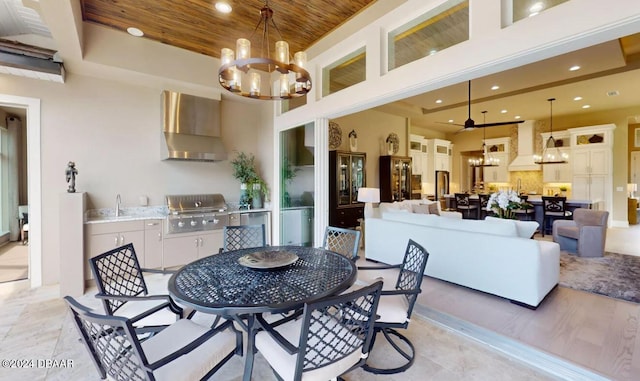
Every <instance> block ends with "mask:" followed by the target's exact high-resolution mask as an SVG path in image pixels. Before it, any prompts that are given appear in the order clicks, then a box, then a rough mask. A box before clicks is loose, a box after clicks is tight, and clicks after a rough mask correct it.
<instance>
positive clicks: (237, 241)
mask: <svg viewBox="0 0 640 381" xmlns="http://www.w3.org/2000/svg"><path fill="white" fill-rule="evenodd" d="M223 236H224V243H223V247H222V248H221V249H220V252H221V253H222V252H224V251H231V250H239V249H250V248H252V247H263V246H266V245H267V241H266V237H265V227H264V224H260V225H240V226H225V227H224V233H223Z"/></svg>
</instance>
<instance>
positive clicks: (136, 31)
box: [127, 26, 144, 37]
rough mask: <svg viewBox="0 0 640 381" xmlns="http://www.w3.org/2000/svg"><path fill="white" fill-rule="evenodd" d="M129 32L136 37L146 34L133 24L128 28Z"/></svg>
mask: <svg viewBox="0 0 640 381" xmlns="http://www.w3.org/2000/svg"><path fill="white" fill-rule="evenodd" d="M127 33H129V34H130V35H132V36H134V37H142V36H144V32H142V31H141V30H140V29H138V28H135V27H132V26H130V27H128V28H127Z"/></svg>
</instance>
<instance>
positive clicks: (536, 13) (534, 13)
mask: <svg viewBox="0 0 640 381" xmlns="http://www.w3.org/2000/svg"><path fill="white" fill-rule="evenodd" d="M539 13H540V12H533V13H529V17H533V16H537V15H538V14H539Z"/></svg>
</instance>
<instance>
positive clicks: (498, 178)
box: [482, 138, 510, 184]
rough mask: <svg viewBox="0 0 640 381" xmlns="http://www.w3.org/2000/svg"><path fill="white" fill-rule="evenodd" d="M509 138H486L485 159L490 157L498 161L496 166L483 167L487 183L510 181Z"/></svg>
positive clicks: (484, 178)
mask: <svg viewBox="0 0 640 381" xmlns="http://www.w3.org/2000/svg"><path fill="white" fill-rule="evenodd" d="M509 140H510V139H509V138H495V139H486V140H485V145H484V147H485V150H486V152H485V155H484V157H485V160H486V159H488V158H489V157H491V158H493V159H494V160H497V161H498V165H496V166H494V167H483V168H482V169H483V178H482V179H483V181H484V182H485V184H486V183H508V182H509Z"/></svg>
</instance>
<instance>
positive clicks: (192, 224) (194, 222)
mask: <svg viewBox="0 0 640 381" xmlns="http://www.w3.org/2000/svg"><path fill="white" fill-rule="evenodd" d="M189 224H191V226H196V225H197V224H198V223H197V222H196V221H195V220H191V222H190V223H189Z"/></svg>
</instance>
